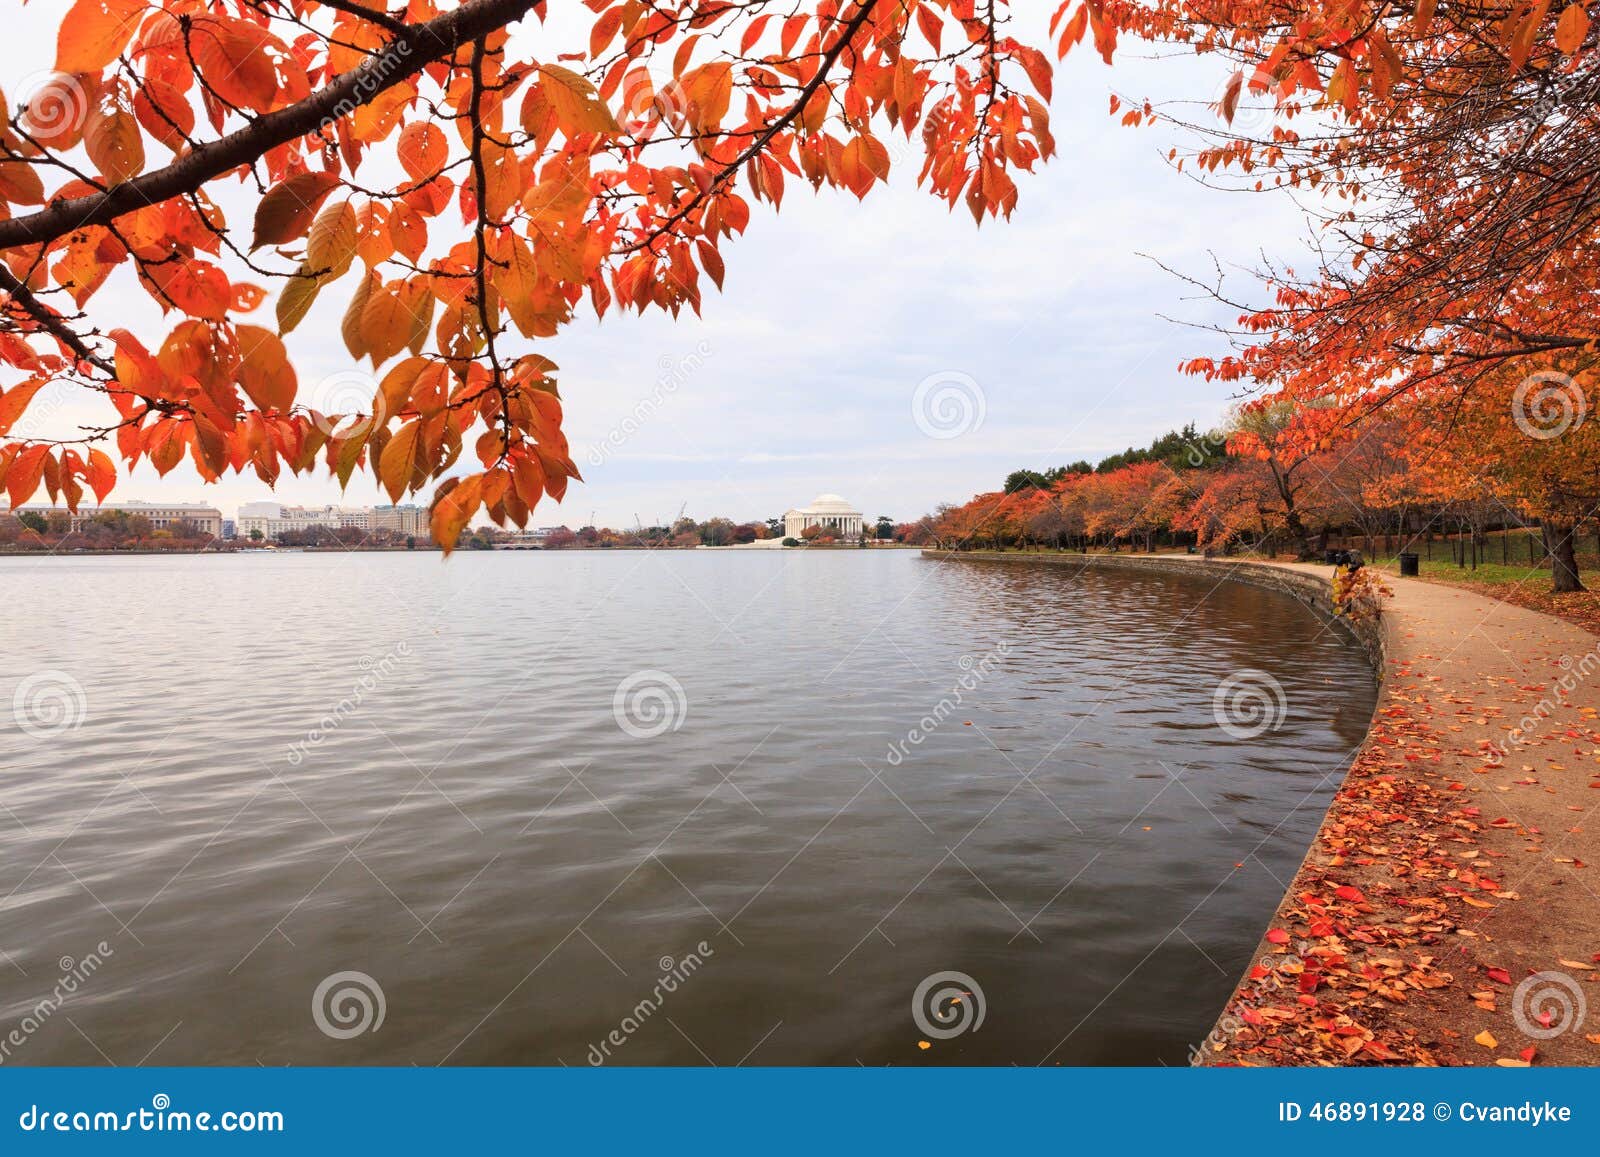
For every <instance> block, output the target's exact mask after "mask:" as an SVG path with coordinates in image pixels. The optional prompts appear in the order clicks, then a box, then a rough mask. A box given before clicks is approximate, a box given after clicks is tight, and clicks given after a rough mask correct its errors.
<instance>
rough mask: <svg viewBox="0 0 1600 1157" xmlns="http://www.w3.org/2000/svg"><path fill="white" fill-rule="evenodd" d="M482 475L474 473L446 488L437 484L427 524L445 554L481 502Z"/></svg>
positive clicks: (452, 547) (451, 547) (450, 548)
mask: <svg viewBox="0 0 1600 1157" xmlns="http://www.w3.org/2000/svg"><path fill="white" fill-rule="evenodd" d="M483 478H484V476H483V475H481V474H473V475H469V476H468V477H466V478H463V479H462V480H461V481H460V482H458V483H456V484H455V485H454V486H450V487H449V488H448V489H445V488H444V487H440V494H439V496H438V497H436V498H435V499H434V500H433V510H432V512H431V513H430V514H429V518H428V526H429V529H430V530H431V531H432V532H433V541H434V542H436V543H438V544H439V547H440V549H441V550H443V551H444V552H445V553H446V554H448V553H450V551H451V550H452V549H454V547H455V544H456V539H457V538H459V537H461V532H462V531H463V530H465V529H466V528H467V523H468V522H470V521H471V520H472V516H473V515H474V514H476V513H477V512H478V507H479V506H480V505H481V504H482V501H483Z"/></svg>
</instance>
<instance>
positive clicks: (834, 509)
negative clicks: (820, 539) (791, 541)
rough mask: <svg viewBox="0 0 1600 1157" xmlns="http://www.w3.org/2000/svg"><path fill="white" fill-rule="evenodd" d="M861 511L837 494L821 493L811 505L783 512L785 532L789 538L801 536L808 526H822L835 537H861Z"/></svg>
mask: <svg viewBox="0 0 1600 1157" xmlns="http://www.w3.org/2000/svg"><path fill="white" fill-rule="evenodd" d="M862 521H863V520H862V517H861V511H859V510H852V509H850V504H849V503H848V502H846V501H845V500H844V499H843V498H840V497H839V496H838V495H837V494H819V495H817V497H815V498H813V499H812V500H811V505H810V506H804V507H800V508H797V509H795V510H786V511H784V514H783V533H784V534H785V535H786V536H787V537H789V538H799V537H800V536H801V532H803V531H804V530H806V528H808V527H812V526H820V527H822V529H823V530H825V531H826V532H827V533H829V534H831V535H833V536H834V537H835V538H849V539H856V538H860V537H861V526H862Z"/></svg>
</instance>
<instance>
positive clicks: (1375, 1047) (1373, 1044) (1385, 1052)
mask: <svg viewBox="0 0 1600 1157" xmlns="http://www.w3.org/2000/svg"><path fill="white" fill-rule="evenodd" d="M1361 1047H1362V1049H1363V1050H1365V1051H1366V1052H1369V1053H1371V1054H1372V1055H1373V1056H1375V1057H1377V1058H1378V1059H1379V1060H1380V1061H1397V1060H1399V1059H1400V1054H1399V1053H1397V1052H1395V1051H1394V1050H1393V1049H1391V1048H1389V1046H1387V1045H1385V1044H1382V1043H1380V1042H1378V1041H1375V1040H1369V1041H1367V1042H1366V1043H1365V1044H1363V1045H1362V1046H1361Z"/></svg>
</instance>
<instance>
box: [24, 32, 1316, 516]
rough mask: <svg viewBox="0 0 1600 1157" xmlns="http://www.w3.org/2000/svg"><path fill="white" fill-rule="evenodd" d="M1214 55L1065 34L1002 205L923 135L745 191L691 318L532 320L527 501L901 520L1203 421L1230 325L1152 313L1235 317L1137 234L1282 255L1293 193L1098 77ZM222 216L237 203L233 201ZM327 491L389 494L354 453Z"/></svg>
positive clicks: (313, 343) (311, 372)
mask: <svg viewBox="0 0 1600 1157" xmlns="http://www.w3.org/2000/svg"><path fill="white" fill-rule="evenodd" d="M1053 7H1054V0H1048V2H1046V0H1025V2H1024V3H1021V4H1019V5H1017V6H1016V7H1015V9H1014V11H1015V13H1016V17H1017V19H1016V25H1015V28H1014V30H1013V31H1014V34H1015V35H1017V36H1018V38H1019V39H1022V40H1023V41H1024V42H1027V43H1033V44H1039V45H1047V43H1048V37H1047V34H1046V25H1047V22H1048V20H1049V14H1050V11H1051V9H1052V8H1053ZM60 10H61V8H60V6H58V5H55V4H38V3H35V4H32V5H28V6H26V7H24V6H22V5H21V4H20V3H19V2H18V0H0V11H5V12H6V15H7V23H6V27H7V37H6V39H5V41H4V44H3V46H0V61H3V67H0V87H3V88H4V90H5V92H6V93H7V95H8V96H12V95H13V94H17V93H19V92H21V91H25V90H26V89H27V87H28V86H29V84H30V82H31V78H32V77H33V76H35V75H36V70H37V68H38V66H39V65H40V64H41V63H44V62H47V61H49V60H50V59H52V58H53V56H54V44H53V42H54V34H55V22H56V19H57V17H58V15H59V13H60ZM1224 69H1225V65H1224V64H1223V63H1222V62H1221V61H1219V60H1217V59H1216V58H1214V57H1213V58H1200V59H1195V58H1192V57H1188V56H1180V57H1177V58H1173V59H1169V60H1166V61H1162V62H1155V61H1150V60H1138V59H1135V58H1134V57H1133V56H1132V55H1131V54H1130V55H1129V56H1128V58H1127V59H1126V60H1123V59H1120V58H1119V61H1118V65H1117V67H1116V69H1115V70H1112V69H1109V68H1107V67H1106V66H1105V65H1104V64H1103V63H1102V62H1101V61H1100V60H1099V58H1098V57H1097V56H1095V55H1093V54H1092V53H1091V52H1089V51H1079V52H1077V53H1075V54H1074V58H1073V59H1071V60H1069V61H1068V62H1067V63H1066V64H1065V65H1063V66H1062V67H1061V68H1060V69H1059V70H1058V73H1057V78H1056V93H1055V100H1054V102H1053V104H1052V118H1053V129H1054V133H1055V137H1056V141H1057V144H1058V147H1059V149H1060V154H1059V155H1058V156H1057V157H1056V158H1055V159H1054V160H1053V161H1051V162H1050V163H1049V164H1048V165H1046V166H1044V168H1043V169H1042V170H1041V171H1040V172H1038V173H1036V174H1035V175H1034V176H1032V177H1029V176H1028V175H1026V174H1018V184H1019V186H1020V190H1021V200H1020V204H1019V206H1018V208H1017V211H1016V213H1015V214H1014V215H1013V217H1012V219H1011V221H1010V222H1009V223H1007V222H1004V221H1000V222H995V221H990V220H987V219H986V221H985V223H984V225H983V227H982V228H981V229H978V228H975V227H974V226H973V223H972V218H971V216H970V215H969V214H968V213H967V212H966V210H965V208H964V207H963V208H961V209H959V210H958V211H957V212H955V213H953V214H952V213H951V212H949V211H948V210H946V209H945V208H944V206H943V204H942V203H940V202H938V201H935V200H934V199H933V198H931V197H930V196H929V195H928V194H927V193H925V192H923V191H920V190H918V189H917V188H916V187H915V183H914V177H915V170H916V168H917V167H918V166H917V163H916V161H915V159H914V156H913V158H912V159H908V160H907V161H903V162H901V163H899V164H898V165H897V167H896V170H895V172H894V175H893V178H892V180H891V182H890V184H889V186H888V187H879V188H878V189H877V190H876V191H874V192H873V193H872V194H870V195H869V196H868V197H867V199H866V200H865V202H860V203H858V202H857V201H856V199H855V198H854V197H853V196H851V195H850V194H848V193H844V192H832V191H825V192H823V193H822V194H820V195H812V194H811V193H810V191H809V188H808V187H807V186H806V185H804V184H803V183H802V182H800V181H797V180H791V181H790V182H789V188H788V195H787V197H786V200H785V202H784V207H783V210H782V212H781V213H777V214H775V213H773V212H772V211H771V209H770V207H768V206H765V205H764V204H759V203H758V204H757V206H756V208H755V212H754V214H753V218H752V222H751V225H750V228H749V231H748V232H747V233H746V234H745V235H744V237H743V238H741V239H738V240H737V241H735V242H733V243H731V244H729V245H727V246H726V247H725V248H724V251H723V252H724V256H725V257H726V260H727V279H726V288H725V292H724V293H722V294H720V295H719V294H716V293H715V291H714V289H712V287H711V286H710V285H709V283H707V286H706V288H707V291H708V295H707V297H706V299H705V303H704V317H703V318H702V319H696V318H694V317H693V316H686V317H683V318H679V319H673V318H672V317H670V316H668V315H664V314H659V313H652V314H648V315H646V316H644V317H642V318H641V317H638V316H634V315H628V316H621V315H618V314H615V313H613V314H611V315H610V316H608V317H607V319H606V320H605V321H604V322H598V323H597V322H596V321H595V320H594V319H593V317H592V316H589V317H585V318H582V319H580V320H579V321H578V322H577V323H576V324H574V325H573V326H572V327H571V328H570V329H569V330H567V331H566V332H564V333H563V334H562V335H561V336H560V337H558V338H556V339H554V340H551V341H548V342H544V343H541V344H540V349H541V350H542V352H544V353H546V354H548V355H549V356H550V357H552V358H554V359H555V360H556V361H557V362H558V363H559V364H560V365H561V371H562V372H561V376H560V382H561V393H562V397H563V400H564V403H565V407H566V429H567V432H568V435H569V437H570V439H571V443H572V448H573V456H574V458H575V459H576V460H577V462H578V464H579V467H580V469H581V470H582V471H583V473H584V476H585V479H586V482H585V483H583V484H581V485H576V484H575V485H574V486H573V487H572V488H571V489H570V490H569V491H568V494H567V498H566V501H565V502H564V503H563V504H562V505H561V506H560V507H556V506H554V505H553V504H551V505H542V506H541V507H540V508H539V510H538V511H537V512H536V514H535V516H534V521H535V523H537V524H540V525H553V524H556V523H567V524H570V525H573V526H577V525H580V524H582V523H585V522H588V521H589V519H590V515H591V512H593V513H594V516H595V517H596V518H597V519H598V520H599V522H600V523H601V524H602V525H611V526H632V525H633V523H634V521H635V518H636V517H637V518H639V519H641V520H643V521H644V522H645V523H651V522H654V521H656V520H670V519H671V518H672V517H674V516H675V515H676V514H677V513H678V511H679V509H680V507H686V508H687V511H688V513H689V514H690V515H691V516H694V517H697V518H707V517H710V516H712V515H715V514H723V515H727V516H729V517H732V518H735V519H739V520H743V519H754V518H763V519H764V518H768V517H772V516H775V515H778V514H780V513H781V512H782V511H783V510H785V509H786V508H788V507H791V506H796V505H803V504H805V503H806V502H808V501H809V500H810V499H811V498H813V497H814V496H816V495H817V494H819V493H821V492H824V491H833V492H837V493H839V494H842V495H844V496H845V497H846V498H847V499H849V500H850V501H851V502H852V503H854V504H855V505H856V507H857V508H858V509H860V510H862V511H863V512H865V513H866V514H867V515H868V516H875V515H878V514H888V515H891V516H893V517H894V518H896V519H897V520H904V519H909V518H913V517H915V516H917V515H919V514H921V513H923V512H925V511H927V510H929V509H931V508H932V507H933V506H934V505H935V504H936V503H938V502H940V501H963V500H965V499H966V498H968V497H970V496H971V495H972V494H973V493H974V492H977V491H980V490H990V489H994V488H996V487H997V486H998V485H999V483H1000V481H1001V480H1002V479H1003V478H1004V476H1005V475H1006V474H1007V473H1008V472H1009V471H1011V470H1013V469H1015V468H1017V467H1020V466H1033V467H1045V466H1050V465H1055V464H1059V463H1063V462H1068V461H1072V460H1075V459H1078V458H1088V459H1090V460H1094V459H1097V458H1099V457H1102V456H1104V455H1105V454H1108V453H1111V452H1113V451H1116V450H1120V449H1123V448H1124V447H1126V446H1128V445H1130V444H1143V443H1146V442H1148V441H1149V440H1150V439H1151V438H1152V437H1153V436H1155V435H1157V434H1159V433H1161V432H1163V431H1165V430H1167V429H1169V428H1171V427H1173V426H1175V425H1181V424H1182V423H1184V422H1186V421H1190V420H1192V421H1194V422H1196V423H1197V424H1199V425H1200V426H1202V427H1207V426H1210V425H1212V424H1213V423H1214V422H1215V421H1216V419H1217V417H1218V416H1219V414H1220V413H1221V411H1222V409H1223V408H1224V407H1225V406H1226V404H1227V402H1228V399H1229V396H1230V395H1229V387H1227V386H1224V385H1221V384H1208V383H1206V382H1204V381H1202V380H1198V379H1194V378H1189V377H1185V376H1183V375H1182V374H1180V373H1179V372H1178V369H1177V366H1178V363H1179V362H1180V361H1181V360H1182V359H1184V358H1188V357H1192V356H1195V355H1197V354H1206V353H1213V354H1214V353H1219V352H1220V351H1221V343H1220V342H1219V340H1218V339H1216V338H1215V337H1213V336H1212V335H1210V334H1208V333H1205V332H1202V331H1197V330H1195V329H1192V328H1187V327H1185V326H1181V325H1177V324H1174V323H1173V322H1171V321H1167V320H1163V318H1162V316H1161V315H1168V316H1174V315H1176V316H1178V317H1182V318H1185V319H1187V320H1188V321H1191V322H1207V321H1215V322H1222V323H1228V322H1231V321H1232V320H1233V318H1232V317H1231V316H1230V311H1227V310H1223V309H1220V308H1218V307H1216V306H1215V305H1213V304H1211V303H1209V302H1205V301H1197V300H1195V299H1194V292H1193V290H1192V289H1190V288H1188V287H1187V286H1185V285H1183V284H1182V283H1181V282H1179V281H1178V280H1176V279H1175V278H1174V277H1173V276H1172V275H1171V274H1169V273H1167V272H1165V271H1163V270H1162V269H1161V268H1159V267H1158V266H1157V264H1156V263H1155V260H1159V261H1160V262H1162V263H1165V264H1167V265H1169V266H1173V267H1176V268H1179V269H1183V270H1187V271H1190V272H1193V273H1196V274H1200V275H1204V274H1205V273H1206V271H1207V270H1209V269H1210V268H1211V257H1210V254H1211V253H1212V252H1215V253H1216V254H1217V255H1218V257H1219V258H1221V259H1223V260H1224V261H1225V262H1227V261H1231V262H1237V263H1242V264H1246V265H1253V264H1255V263H1256V260H1257V258H1258V256H1259V255H1260V254H1262V253H1266V254H1270V255H1273V256H1275V257H1280V258H1283V257H1288V256H1289V255H1291V254H1293V253H1295V252H1297V251H1299V250H1300V238H1301V235H1302V233H1303V226H1302V225H1301V223H1300V222H1301V218H1300V216H1299V214H1298V212H1297V211H1296V209H1295V207H1294V206H1293V205H1292V204H1291V203H1290V202H1289V201H1287V200H1286V199H1283V198H1279V197H1276V196H1255V195H1249V194H1236V193H1224V192H1220V191H1216V190H1211V189H1207V188H1204V187H1202V186H1200V185H1198V184H1197V183H1196V182H1194V181H1193V180H1192V179H1191V178H1190V177H1189V176H1187V175H1185V174H1179V173H1177V172H1175V171H1174V170H1173V169H1172V168H1171V167H1170V166H1169V165H1168V164H1167V163H1166V161H1165V156H1166V153H1167V150H1168V148H1169V147H1170V146H1171V145H1172V144H1173V143H1174V142H1175V141H1176V140H1177V137H1176V136H1175V134H1174V133H1173V131H1172V130H1171V129H1169V128H1167V127H1164V126H1158V127H1156V128H1153V129H1151V128H1143V129H1131V128H1124V127H1122V126H1121V125H1120V124H1119V123H1118V120H1117V119H1116V118H1113V117H1111V116H1108V115H1107V95H1108V93H1109V92H1110V91H1111V86H1112V84H1113V81H1114V82H1115V85H1116V88H1117V90H1118V91H1119V92H1121V93H1123V94H1124V95H1125V96H1136V97H1138V96H1146V95H1150V96H1154V97H1156V98H1159V99H1187V100H1188V101H1191V102H1193V105H1192V106H1191V109H1190V112H1191V115H1193V116H1197V117H1199V116H1211V115H1214V114H1210V113H1208V112H1207V111H1206V110H1205V109H1204V108H1203V107H1202V106H1203V105H1204V104H1205V103H1206V102H1210V101H1213V100H1215V99H1216V96H1217V94H1218V93H1220V91H1221V87H1222V84H1223V81H1224V79H1225V73H1224V71H1223V70H1224ZM156 154H157V155H164V152H163V151H162V150H160V149H157V150H156ZM225 207H226V202H225ZM232 217H233V219H234V220H235V222H236V226H237V225H242V227H247V222H248V212H247V211H245V210H235V211H234V212H233V213H232ZM1141 253H1142V254H1147V255H1149V256H1148V257H1141V256H1139V255H1140V254H1141ZM1151 258H1153V259H1155V260H1151ZM349 283H350V286H351V289H352V290H353V286H354V279H353V278H351V279H349ZM342 284H343V283H341V285H342ZM1240 288H1243V287H1242V286H1241V287H1240ZM347 297H348V291H342V290H341V288H339V287H335V288H334V289H332V290H329V291H327V293H326V295H325V299H324V300H325V302H328V303H329V304H326V305H325V304H323V303H319V306H318V308H317V309H316V310H314V311H313V313H312V315H311V316H310V317H309V318H308V319H307V320H306V322H304V323H303V324H302V326H301V329H300V331H298V332H297V333H296V334H294V335H293V336H292V340H291V342H290V346H291V351H292V353H293V354H294V356H295V359H296V364H297V367H298V369H299V371H300V377H301V389H302V395H303V396H309V397H312V398H313V399H315V398H317V397H319V396H323V397H325V396H326V395H327V394H329V393H330V392H337V391H338V390H339V389H340V388H341V383H342V382H344V381H346V380H347V379H348V376H349V373H350V371H351V369H352V366H351V364H350V360H349V356H348V354H347V353H346V351H345V350H344V347H343V344H342V343H341V341H340V339H339V335H338V329H337V324H338V315H339V313H340V312H342V310H343V303H344V300H345V298H347ZM269 309H270V306H269V307H266V308H264V309H263V311H262V312H263V313H266V312H267V311H268V310H269ZM90 310H91V313H92V314H93V315H94V316H95V317H96V319H97V320H98V321H99V322H100V324H102V325H103V326H105V327H107V328H109V327H110V326H112V325H117V324H121V325H128V326H129V327H130V328H132V329H134V330H135V332H138V333H140V334H141V336H143V337H144V338H145V339H146V341H147V342H148V344H150V345H152V346H154V345H155V344H157V342H158V341H159V335H160V334H161V333H163V332H164V331H165V328H166V327H165V326H164V325H163V324H162V323H161V321H160V319H159V315H158V313H157V312H156V310H155V308H154V306H153V305H152V304H151V303H150V302H149V300H148V299H147V298H145V297H144V296H143V294H141V293H139V292H138V291H137V290H135V289H132V288H131V287H130V286H128V285H127V284H125V283H123V282H121V281H116V280H114V281H113V282H112V283H109V284H108V285H107V287H106V288H105V289H103V290H102V291H101V292H100V293H99V294H98V295H97V296H96V297H95V298H93V299H92V300H91V303H90ZM919 387H920V388H919ZM346 408H349V406H348V404H347V407H346ZM34 409H35V411H36V413H35V414H34V415H33V416H31V417H30V418H29V419H28V421H27V425H26V426H25V427H23V428H22V429H21V430H19V431H14V434H15V433H19V432H26V433H28V434H34V435H40V434H45V435H56V434H60V433H62V432H68V433H69V436H70V430H71V427H72V426H73V425H74V424H75V423H76V422H77V421H79V420H92V421H100V420H102V419H103V418H104V411H102V410H100V409H99V408H98V407H86V406H83V405H82V404H81V403H80V402H79V401H77V400H76V399H73V398H72V397H70V396H69V395H68V394H66V393H65V392H64V391H63V392H61V393H52V392H51V391H49V390H47V391H46V392H44V393H41V394H40V395H39V397H38V399H36V400H35V403H34ZM980 417H981V421H980V420H979V419H980ZM929 431H932V432H933V434H937V435H954V436H931V435H930V433H929ZM115 497H117V498H124V499H126V498H146V499H163V500H177V499H193V500H202V501H207V502H211V503H213V504H215V505H217V506H219V507H221V508H222V510H223V512H224V514H225V515H226V516H229V517H231V516H232V515H233V513H234V510H235V509H236V508H237V506H238V505H239V504H240V503H243V502H248V501H252V500H260V499H272V498H277V499H279V500H281V501H284V502H295V503H298V502H304V503H319V504H320V503H324V502H338V501H341V496H340V492H339V489H338V486H337V483H336V482H333V481H330V480H329V479H328V478H326V477H325V476H324V475H322V474H318V475H317V476H302V477H299V478H295V477H292V476H289V475H285V476H284V477H283V478H281V479H280V481H279V483H278V486H277V490H276V493H274V492H272V491H269V490H268V489H267V488H266V487H265V486H264V485H263V484H262V483H260V482H259V481H258V480H257V479H256V478H255V477H254V476H253V475H250V476H247V477H242V478H241V477H230V478H226V479H224V480H223V481H222V482H221V483H219V484H216V485H213V486H206V485H203V484H202V483H201V482H200V481H199V480H198V478H197V477H196V476H195V475H194V474H193V473H192V472H191V470H190V468H189V466H188V464H187V463H185V464H184V465H183V466H181V467H179V468H178V470H176V471H174V472H173V473H172V474H171V475H169V476H168V477H167V478H165V479H158V478H156V477H155V475H154V473H153V472H152V471H150V470H149V469H148V468H147V467H146V468H141V469H139V470H137V471H135V472H134V473H133V474H132V475H131V476H130V477H128V478H125V479H123V480H122V482H121V483H120V485H119V487H118V490H117V493H116V495H115ZM342 500H343V501H346V502H350V503H354V504H366V503H370V502H374V501H384V499H382V498H381V497H380V495H379V492H378V490H377V489H376V487H375V486H374V485H373V484H372V483H371V480H370V476H368V477H366V478H358V479H356V480H355V481H353V482H352V484H351V487H350V489H349V491H348V492H347V493H346V494H345V495H344V496H343V499H342Z"/></svg>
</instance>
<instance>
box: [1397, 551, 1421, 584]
mask: <svg viewBox="0 0 1600 1157" xmlns="http://www.w3.org/2000/svg"><path fill="white" fill-rule="evenodd" d="M1417 566H1418V564H1417V555H1415V554H1413V553H1411V552H1410V551H1401V552H1400V573H1401V574H1402V575H1409V576H1411V577H1412V578H1415V577H1416V576H1417V574H1418V573H1419V572H1418V569H1417Z"/></svg>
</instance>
